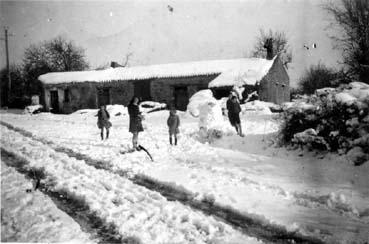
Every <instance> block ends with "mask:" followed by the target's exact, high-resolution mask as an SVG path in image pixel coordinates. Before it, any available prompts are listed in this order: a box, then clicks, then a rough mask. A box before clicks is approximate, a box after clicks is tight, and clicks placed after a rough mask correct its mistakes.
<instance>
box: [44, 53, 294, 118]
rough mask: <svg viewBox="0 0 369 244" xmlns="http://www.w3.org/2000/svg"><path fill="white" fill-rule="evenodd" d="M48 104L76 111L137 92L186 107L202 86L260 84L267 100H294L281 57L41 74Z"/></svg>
mask: <svg viewBox="0 0 369 244" xmlns="http://www.w3.org/2000/svg"><path fill="white" fill-rule="evenodd" d="M39 80H40V81H41V82H42V83H43V86H44V92H43V96H44V97H43V101H44V106H45V108H46V110H52V111H53V112H59V113H71V112H73V111H76V110H78V109H84V108H98V107H99V106H100V105H102V104H123V105H127V104H128V103H129V101H130V99H131V98H132V96H134V95H136V96H139V97H141V98H142V99H143V100H144V101H145V100H151V101H157V102H162V103H167V104H173V105H175V106H176V108H177V109H179V110H185V109H186V107H187V104H188V101H189V98H190V97H191V96H192V95H193V94H194V93H196V92H197V91H199V90H202V89H208V88H210V89H212V90H213V92H214V94H215V95H218V96H227V95H228V94H229V91H230V90H231V89H232V88H233V87H234V86H238V87H242V86H248V87H254V88H255V89H258V91H259V95H260V98H261V100H264V101H269V102H274V103H281V102H284V101H288V100H289V78H288V75H287V72H286V70H285V69H284V67H283V64H282V62H281V61H280V59H279V57H278V56H276V57H274V58H273V59H272V60H266V59H259V58H249V59H246V58H245V59H229V60H210V61H197V62H187V63H172V64H158V65H148V66H134V67H117V68H108V69H105V70H93V71H77V72H55V73H47V74H44V75H41V76H40V77H39Z"/></svg>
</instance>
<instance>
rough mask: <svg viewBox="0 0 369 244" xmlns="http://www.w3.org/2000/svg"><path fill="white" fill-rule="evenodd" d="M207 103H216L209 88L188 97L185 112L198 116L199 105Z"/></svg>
mask: <svg viewBox="0 0 369 244" xmlns="http://www.w3.org/2000/svg"><path fill="white" fill-rule="evenodd" d="M208 103H218V101H217V100H216V99H215V98H214V96H213V92H212V91H211V90H209V89H206V90H201V91H198V92H196V93H195V94H194V95H193V96H192V97H191V98H190V101H189V103H188V105H187V112H188V113H189V114H191V115H192V116H193V117H199V115H200V107H201V106H202V105H204V104H208Z"/></svg>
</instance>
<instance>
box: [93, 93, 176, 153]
mask: <svg viewBox="0 0 369 244" xmlns="http://www.w3.org/2000/svg"><path fill="white" fill-rule="evenodd" d="M128 114H129V132H131V133H132V145H133V149H136V148H137V147H138V133H139V132H141V131H143V126H142V119H143V116H142V115H141V113H140V111H139V99H138V98H137V97H133V98H132V100H131V102H130V103H129V105H128ZM109 119H110V115H109V112H108V111H107V110H106V106H105V105H102V106H100V109H99V111H98V113H97V126H98V128H99V129H100V130H101V132H100V136H101V140H104V129H105V131H106V137H105V138H106V139H108V138H109V129H110V127H111V126H112V123H111V122H110V121H109ZM179 125H180V120H179V116H178V115H177V111H176V109H175V108H171V109H170V111H169V117H168V119H167V126H168V130H169V143H170V145H173V144H174V145H177V143H178V137H177V135H178V134H179ZM173 139H174V141H173Z"/></svg>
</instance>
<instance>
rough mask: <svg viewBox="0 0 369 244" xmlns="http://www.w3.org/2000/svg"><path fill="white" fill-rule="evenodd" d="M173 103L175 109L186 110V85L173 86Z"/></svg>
mask: <svg viewBox="0 0 369 244" xmlns="http://www.w3.org/2000/svg"><path fill="white" fill-rule="evenodd" d="M174 104H175V106H176V109H178V110H182V111H186V109H187V104H188V90H187V87H185V86H183V87H175V88H174Z"/></svg>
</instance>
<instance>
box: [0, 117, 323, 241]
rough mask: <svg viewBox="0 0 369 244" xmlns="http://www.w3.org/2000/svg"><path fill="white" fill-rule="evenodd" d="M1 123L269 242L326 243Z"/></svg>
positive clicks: (2, 123) (0, 122)
mask: <svg viewBox="0 0 369 244" xmlns="http://www.w3.org/2000/svg"><path fill="white" fill-rule="evenodd" d="M0 124H1V125H4V126H6V127H7V128H8V129H11V130H13V131H16V132H18V133H20V134H22V135H24V136H26V137H29V138H31V139H33V140H36V141H39V142H41V143H43V144H46V145H49V146H51V147H52V148H53V149H54V150H55V151H57V152H62V153H65V154H67V155H68V156H69V157H73V158H76V159H78V160H84V161H85V162H86V164H89V165H91V166H93V167H95V168H97V169H103V170H107V171H109V172H111V173H115V174H118V175H119V176H122V177H125V178H128V179H130V180H131V181H132V182H133V183H135V184H137V185H140V186H143V187H145V188H147V189H149V190H151V191H155V192H158V193H160V194H161V195H162V196H164V197H165V198H166V199H168V200H169V201H178V202H180V203H182V204H184V205H187V206H190V207H191V208H193V209H195V210H199V211H201V212H203V213H204V214H206V215H209V216H214V217H217V218H218V219H220V220H222V221H224V222H225V223H227V224H230V225H231V226H233V227H236V228H238V229H240V230H242V231H243V232H244V233H245V234H246V235H248V236H251V237H255V238H258V239H259V240H261V241H264V242H267V243H314V244H315V243H323V242H322V241H321V240H319V239H316V238H313V237H308V236H303V235H301V234H300V233H297V232H291V231H288V230H286V228H285V227H283V226H279V225H275V224H270V223H267V222H266V221H263V220H261V219H259V218H257V217H256V216H253V215H248V214H244V213H240V212H239V211H237V210H234V209H230V208H227V207H224V206H221V205H218V204H215V203H214V202H213V201H211V200H201V201H200V200H197V199H195V195H194V194H192V193H190V192H188V191H186V190H185V189H181V188H178V187H174V186H172V185H169V184H167V183H165V182H160V181H157V180H154V179H151V178H150V177H148V176H145V175H141V174H136V175H134V176H133V177H129V174H130V172H128V171H123V170H120V171H113V170H112V169H111V166H112V165H111V163H110V162H109V161H99V160H95V159H92V158H90V157H89V156H87V155H85V154H81V153H79V152H75V151H73V150H72V149H69V148H65V147H61V146H57V145H55V144H54V143H53V142H52V141H50V140H47V139H45V138H39V137H37V136H34V135H33V134H32V133H31V132H28V131H26V130H24V129H21V128H17V127H15V126H13V125H11V124H8V123H6V122H3V121H0Z"/></svg>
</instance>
